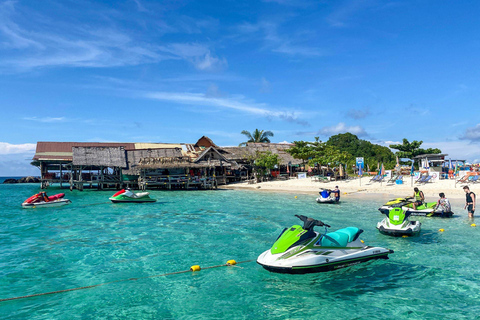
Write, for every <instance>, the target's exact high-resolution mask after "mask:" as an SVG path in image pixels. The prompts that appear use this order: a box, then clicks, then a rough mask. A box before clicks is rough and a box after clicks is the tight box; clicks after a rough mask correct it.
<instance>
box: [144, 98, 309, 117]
mask: <svg viewBox="0 0 480 320" xmlns="http://www.w3.org/2000/svg"><path fill="white" fill-rule="evenodd" d="M144 97H145V98H148V99H154V100H163V101H171V102H174V103H181V104H187V105H194V106H198V105H202V106H209V107H216V108H223V109H232V110H237V111H240V112H244V113H248V114H253V115H257V116H264V117H268V118H277V119H281V120H285V121H288V122H295V123H298V124H302V125H305V124H306V122H305V121H304V120H300V119H298V115H299V114H300V113H299V112H290V111H272V110H270V109H269V107H268V105H267V104H265V103H256V102H252V101H245V99H243V97H241V96H236V97H232V98H223V97H219V96H211V95H208V94H203V93H186V92H150V93H146V94H144Z"/></svg>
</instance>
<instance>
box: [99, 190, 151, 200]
mask: <svg viewBox="0 0 480 320" xmlns="http://www.w3.org/2000/svg"><path fill="white" fill-rule="evenodd" d="M109 199H110V200H111V201H112V202H113V203H119V202H155V201H157V199H152V198H150V193H148V192H139V193H134V192H132V191H131V190H130V189H127V190H125V189H122V190H120V191H118V192H117V193H115V194H114V195H113V196H111V197H110V198H109Z"/></svg>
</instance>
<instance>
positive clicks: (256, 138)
mask: <svg viewBox="0 0 480 320" xmlns="http://www.w3.org/2000/svg"><path fill="white" fill-rule="evenodd" d="M241 133H242V134H243V135H245V136H246V137H247V138H248V141H247V142H242V143H240V145H239V146H245V145H247V143H248V142H266V143H270V139H268V137H273V132H272V131H264V130H258V129H255V131H253V134H251V133H250V132H249V131H247V130H243V131H242V132H241Z"/></svg>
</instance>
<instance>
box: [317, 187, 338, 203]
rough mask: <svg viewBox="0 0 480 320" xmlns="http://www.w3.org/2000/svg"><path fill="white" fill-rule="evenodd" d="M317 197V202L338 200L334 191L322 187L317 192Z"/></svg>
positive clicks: (336, 201) (334, 201) (335, 201)
mask: <svg viewBox="0 0 480 320" xmlns="http://www.w3.org/2000/svg"><path fill="white" fill-rule="evenodd" d="M319 195H320V196H319V197H318V198H317V202H318V203H338V202H340V200H337V198H336V197H335V193H333V192H332V191H331V190H328V189H323V190H322V191H320V192H319Z"/></svg>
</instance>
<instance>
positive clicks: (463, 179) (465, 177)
mask: <svg viewBox="0 0 480 320" xmlns="http://www.w3.org/2000/svg"><path fill="white" fill-rule="evenodd" d="M469 177H471V176H463V178H460V179H458V180H457V183H464V182H467V181H468V178H469Z"/></svg>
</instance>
